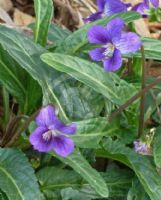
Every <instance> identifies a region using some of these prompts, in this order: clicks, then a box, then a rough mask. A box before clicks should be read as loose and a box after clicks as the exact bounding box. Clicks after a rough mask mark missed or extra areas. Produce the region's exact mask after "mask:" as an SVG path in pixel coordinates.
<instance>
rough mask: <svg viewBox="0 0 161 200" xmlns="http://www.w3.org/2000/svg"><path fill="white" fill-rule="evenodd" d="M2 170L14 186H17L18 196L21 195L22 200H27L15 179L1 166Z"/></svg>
mask: <svg viewBox="0 0 161 200" xmlns="http://www.w3.org/2000/svg"><path fill="white" fill-rule="evenodd" d="M0 170H1V171H2V172H3V173H4V174H5V175H6V176H7V177H8V178H9V179H10V180H11V182H12V183H13V185H14V186H15V188H16V189H17V191H18V194H19V195H20V197H21V199H22V200H25V198H24V197H23V194H22V192H21V191H20V189H19V188H18V186H17V184H16V182H15V180H14V179H13V177H12V176H11V175H10V174H9V173H8V172H7V170H5V169H4V168H2V167H1V166H0Z"/></svg>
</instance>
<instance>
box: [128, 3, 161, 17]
mask: <svg viewBox="0 0 161 200" xmlns="http://www.w3.org/2000/svg"><path fill="white" fill-rule="evenodd" d="M150 3H151V4H152V5H153V6H154V7H155V8H158V6H159V0H144V1H143V2H142V3H138V4H136V5H135V6H134V7H133V8H132V10H134V11H137V12H139V13H140V14H142V15H143V16H145V15H146V13H145V11H146V10H149V9H150Z"/></svg>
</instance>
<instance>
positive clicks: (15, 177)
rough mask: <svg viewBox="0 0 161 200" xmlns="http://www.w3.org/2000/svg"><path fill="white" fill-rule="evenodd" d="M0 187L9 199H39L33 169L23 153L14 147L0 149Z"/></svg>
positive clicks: (39, 194) (39, 195)
mask: <svg viewBox="0 0 161 200" xmlns="http://www.w3.org/2000/svg"><path fill="white" fill-rule="evenodd" d="M0 177H1V178H0V188H1V190H2V191H4V192H5V193H6V195H7V197H8V199H9V200H13V199H14V200H33V199H36V200H40V199H41V198H42V196H41V193H40V191H39V188H38V184H37V180H36V177H35V175H34V171H33V169H32V168H31V166H30V164H29V162H28V160H27V158H26V157H25V156H24V154H23V153H22V152H21V151H19V150H16V149H7V148H4V149H0Z"/></svg>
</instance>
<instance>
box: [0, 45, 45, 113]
mask: <svg viewBox="0 0 161 200" xmlns="http://www.w3.org/2000/svg"><path fill="white" fill-rule="evenodd" d="M24 80H25V81H24ZM0 82H1V83H2V85H4V87H5V88H6V89H7V90H8V91H9V93H10V94H11V95H13V96H14V97H16V99H17V102H18V103H19V105H20V108H21V112H22V113H24V114H31V113H32V112H33V111H35V109H36V108H37V106H38V105H39V102H40V101H41V95H42V92H41V88H40V86H39V85H38V83H37V81H35V80H34V79H33V78H32V77H31V76H30V75H29V74H28V73H27V72H26V71H25V70H24V69H22V68H21V67H20V66H19V64H17V63H16V62H15V61H14V60H13V59H12V57H11V56H9V54H8V53H7V52H6V51H4V50H3V48H2V47H1V49H0Z"/></svg>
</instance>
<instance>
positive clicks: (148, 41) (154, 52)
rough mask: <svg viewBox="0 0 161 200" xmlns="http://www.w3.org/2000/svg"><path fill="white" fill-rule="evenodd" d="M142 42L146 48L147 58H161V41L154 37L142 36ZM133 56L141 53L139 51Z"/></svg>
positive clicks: (139, 55)
mask: <svg viewBox="0 0 161 200" xmlns="http://www.w3.org/2000/svg"><path fill="white" fill-rule="evenodd" d="M142 43H143V46H144V50H145V57H146V58H147V59H155V60H161V56H160V54H161V41H159V40H156V39H153V38H142ZM132 56H136V57H141V53H140V52H137V53H135V54H133V55H132ZM128 57H130V56H128Z"/></svg>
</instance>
